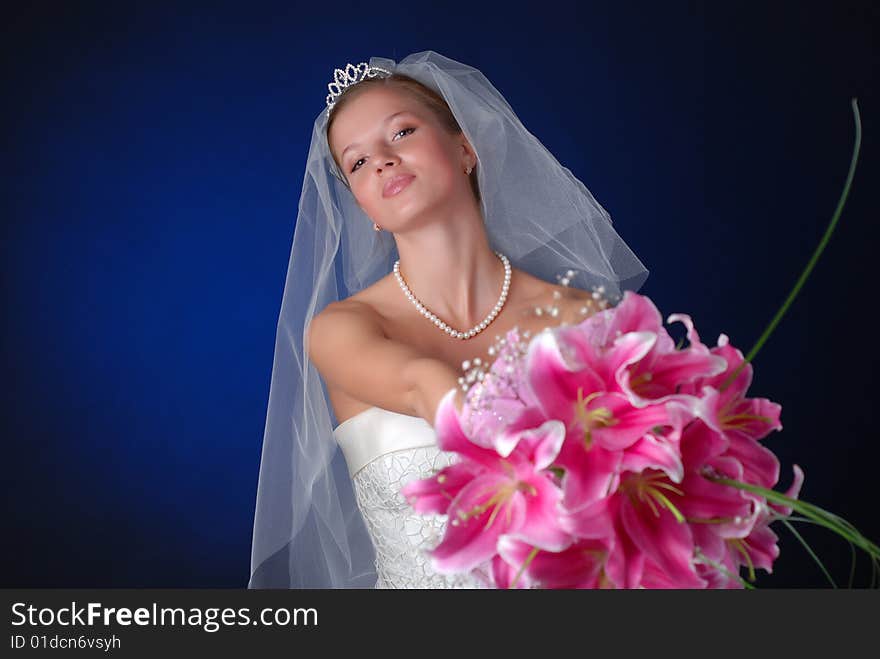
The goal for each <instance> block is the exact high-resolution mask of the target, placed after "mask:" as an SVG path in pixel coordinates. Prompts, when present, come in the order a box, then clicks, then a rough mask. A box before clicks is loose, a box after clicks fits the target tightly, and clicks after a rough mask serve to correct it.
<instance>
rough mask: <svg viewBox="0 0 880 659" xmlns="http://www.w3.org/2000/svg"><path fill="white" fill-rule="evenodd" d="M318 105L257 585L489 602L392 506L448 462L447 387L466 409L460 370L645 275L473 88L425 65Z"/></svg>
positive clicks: (281, 365)
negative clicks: (437, 562) (446, 592)
mask: <svg viewBox="0 0 880 659" xmlns="http://www.w3.org/2000/svg"><path fill="white" fill-rule="evenodd" d="M328 88H329V90H330V94H329V95H328V97H327V100H326V102H327V108H326V110H325V111H322V113H321V114H320V115H319V116H318V118H317V119H316V120H315V126H314V131H313V135H312V144H311V148H310V150H309V156H308V161H307V172H306V177H305V182H304V185H303V193H302V197H301V200H300V206H299V215H298V218H297V224H296V228H295V232H294V241H293V243H294V244H293V251H292V254H291V261H290V266H289V270H288V277H287V283H286V286H285V291H284V299H283V302H282V309H281V316H280V319H279V327H278V334H277V337H276V349H275V363H274V366H273V373H272V384H271V390H270V399H269V409H268V414H267V422H266V429H265V435H264V440H263V456H262V464H261V468H260V482H259V488H258V496H257V509H256V515H255V521H254V538H253V548H252V562H251V578H250V581H249V584H248V585H249V587H251V588H267V587H281V588H290V587H307V588H310V587H344V588H350V587H385V588H435V587H439V588H447V587H465V588H469V587H480V586H485V585H488V584H489V583H490V575H489V571H488V569H487V567H486V566H484V567H483V568H482V569H478V570H476V571H475V572H474V573H473V574H470V575H442V574H438V573H436V572H435V571H434V570H433V569H432V567H431V561H430V554H429V550H430V549H431V548H432V547H433V546H435V545H436V544H437V543H438V542H439V541H440V539H441V537H442V534H443V530H444V527H445V523H446V520H445V519H444V518H443V516H435V517H430V516H425V515H416V514H415V513H414V512H413V511H412V510H411V508H410V507H409V506H408V504H407V503H406V501H405V500H404V499H403V497H402V495H401V494H400V492H399V491H400V488H402V487H403V485H405V484H406V483H407V482H408V481H410V480H412V479H417V478H426V477H428V476H430V475H431V474H432V473H434V472H435V471H437V470H439V469H442V468H443V467H445V466H446V465H448V464H449V463H450V460H452V459H454V458H453V457H452V456H451V455H450V454H446V453H444V452H442V451H440V450H439V449H438V448H437V446H436V437H435V435H434V431H433V424H434V418H435V414H436V410H437V406H438V405H439V402H440V400H441V399H442V398H443V396H444V395H445V394H446V393H447V392H449V390H450V389H453V388H456V389H458V393H457V396H456V405H457V407H458V408H459V409H461V406H462V405H463V404H464V391H463V389H464V386H466V385H464V384H463V382H464V380H463V372H464V371H465V370H466V368H467V366H468V363H467V362H473V361H474V360H475V359H478V360H482V361H483V362H484V363H489V362H491V361H492V354H493V352H494V349H495V348H496V347H497V345H498V339H499V337H501V336H503V335H505V334H506V333H507V332H508V331H509V330H511V329H513V328H517V329H519V330H520V331H521V332H527V333H529V334H534V333H536V332H538V331H540V330H541V329H542V328H544V327H546V326H548V325H556V324H559V323H562V322H578V321H579V320H580V319H583V317H584V316H585V315H587V314H589V313H592V312H593V311H595V310H596V309H598V308H600V306H601V305H602V304H604V300H601V299H600V300H599V301H598V302H597V300H596V297H597V296H596V295H595V294H594V293H592V292H590V291H589V290H588V289H587V287H593V288H595V287H597V286H602V287H603V288H602V290H604V291H606V295H607V296H608V297H609V298H610V299H612V300H615V299H616V298H617V297H619V294H620V293H621V291H622V289H623V288H631V289H637V288H638V287H639V286H640V285H641V283H642V282H643V281H644V279H645V277H646V274H647V273H646V271H645V269H644V267H643V266H642V264H641V263H640V262H639V261H638V259H637V258H636V257H635V256H634V255H633V254H632V252H631V251H630V250H629V249H628V248H627V246H626V244H625V243H624V242H623V241H622V240H621V238H620V237H619V236H618V235H617V234H616V232H615V231H614V229H613V228H612V226H611V222H610V217H609V216H608V214H607V213H606V212H605V211H604V209H602V207H601V206H600V205H599V204H598V202H596V201H595V199H594V198H593V197H592V195H591V194H590V193H589V191H588V190H587V189H586V188H585V186H584V185H583V184H582V183H581V182H580V181H578V180H577V179H576V178H575V177H574V176H572V174H571V172H570V171H569V170H567V169H565V168H564V167H562V166H561V165H560V164H559V163H558V162H557V161H556V160H555V158H553V156H552V155H551V154H550V153H549V152H548V151H547V150H546V149H545V148H544V147H543V146H542V145H541V144H540V142H538V141H537V140H536V139H535V138H534V136H533V135H531V133H529V132H528V131H527V130H526V129H525V128H524V127H523V126H522V124H521V123H520V122H519V120H518V119H517V118H516V115H515V114H514V113H513V111H512V110H511V108H510V107H509V105H508V104H507V103H506V102H505V101H504V99H503V97H502V96H501V95H500V94H499V93H498V91H497V90H496V89H495V88H494V87H493V86H492V85H491V83H489V82H488V80H486V79H485V77H484V76H483V75H482V74H481V73H480V72H479V71H477V70H476V69H473V68H470V67H468V66H466V65H463V64H461V63H458V62H455V61H454V60H451V59H448V58H445V57H443V56H442V55H439V54H438V53H436V52H433V51H425V52H422V53H416V54H413V55H410V56H408V57H407V58H405V59H404V60H402V61H401V62H400V63H398V64H395V63H394V62H393V61H391V60H386V59H383V58H372V60H371V61H370V64H369V65H367V64H366V63H362V64H361V65H359V66H357V67H355V66H354V65H351V64H349V65H348V66H347V67H346V69H337V70H336V72H335V78H334V82H333V83H331V84H330V85H329V86H328ZM340 247H341V249H340ZM340 252H341V254H340ZM340 257H341V258H340ZM567 268H568V270H566V269H567ZM559 273H566V274H565V275H562V276H560V274H559ZM340 275H341V281H340ZM554 275H555V276H556V278H557V279H558V280H559V281H558V282H557V283H553V282H552V281H550V280H551V279H553V278H554ZM575 276H580V277H582V278H583V284H584V287H583V288H580V287H577V286H572V285H569V283H570V281H571V280H572V279H573V278H575ZM340 289H341V291H340ZM527 335H528V334H527ZM312 367H314V369H313V368H312ZM331 413H332V416H333V417H334V418H335V422H334V421H332V420H331V418H330V415H331Z"/></svg>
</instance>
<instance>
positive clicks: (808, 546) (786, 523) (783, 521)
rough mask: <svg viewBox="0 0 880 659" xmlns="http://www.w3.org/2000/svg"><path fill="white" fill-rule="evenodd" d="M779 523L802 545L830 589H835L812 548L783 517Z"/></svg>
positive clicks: (823, 565)
mask: <svg viewBox="0 0 880 659" xmlns="http://www.w3.org/2000/svg"><path fill="white" fill-rule="evenodd" d="M779 521H780V522H782V523H783V524H785V526H786V528H787V529H788V530H789V531H791V533H792V535H794V537H795V538H797V539H798V542H800V543H801V545H803V547H804V549H806V550H807V553H808V554H809V555H810V556H811V557H812V559H813V560H814V561H816V563H817V564H818V566H819V567H820V568H821V570H822V572H824V573H825V576H826V577H827V579H828V581H830V582H831V587H832V588H837V584H836V583H834V579H832V578H831V574H830V573H829V572H828V570H827V569H826V568H825V564H824V563H823V562H822V561H821V560H819V557H818V556H816V552H814V551H813V548H812V547H810V545H809V544H808V543H807V541H806V540H804V538H803V536H802V535H801V534H800V533H798V532H797V530H796V529H795V528H794V526H792V525H791V523H790V522H789V521H788V520H787V519H785V518H784V517H780V518H779Z"/></svg>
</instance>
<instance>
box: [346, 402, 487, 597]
mask: <svg viewBox="0 0 880 659" xmlns="http://www.w3.org/2000/svg"><path fill="white" fill-rule="evenodd" d="M333 436H334V438H335V439H336V441H337V443H338V444H339V447H340V449H341V450H342V453H343V455H344V456H345V461H346V463H347V464H348V471H349V474H350V475H351V479H352V484H353V486H354V493H355V497H356V499H357V504H358V507H359V508H360V511H361V513H362V514H363V516H364V521H365V522H366V526H367V529H368V531H369V533H370V537H371V538H372V540H373V546H374V547H375V549H376V572H377V573H378V581H377V583H376V588H482V587H485V584H486V583H487V581H486V579H488V577H487V575H488V574H489V566H488V564H487V565H485V566H483V567H482V569H481V570H480V572H481V574H482V575H483V577H482V580H481V579H480V578H478V577H477V576H473V575H454V576H446V575H441V574H437V573H436V572H434V571H433V570H432V568H431V563H430V557H429V556H428V555H427V550H429V549H433V548H434V547H436V546H437V544H438V543H439V542H440V540H441V539H442V537H443V533H444V531H445V529H446V515H426V514H417V513H416V512H415V511H414V510H413V509H412V506H410V504H409V502H407V500H406V499H405V498H404V496H403V495H402V494H401V493H400V490H401V488H403V486H404V485H406V484H407V483H408V482H410V481H411V480H418V479H423V478H428V477H430V476H432V475H434V474H435V473H437V472H438V471H440V470H441V469H443V468H444V467H446V466H448V465H450V464H453V463H454V462H455V461H456V460H457V459H458V456H457V455H456V454H454V453H449V452H446V451H441V450H440V448H439V447H438V446H437V435H436V433H435V432H434V429H433V428H432V427H431V425H430V424H429V423H428V422H427V421H425V420H424V419H423V418H421V417H416V416H409V415H407V414H399V413H397V412H392V411H390V410H386V409H382V408H381V407H370V408H368V409H366V410H364V411H363V412H361V413H359V414H356V415H355V416H353V417H351V418H350V419H347V420H345V421H343V422H342V423H341V424H339V425H338V426H337V427H336V428H335V429H334V430H333Z"/></svg>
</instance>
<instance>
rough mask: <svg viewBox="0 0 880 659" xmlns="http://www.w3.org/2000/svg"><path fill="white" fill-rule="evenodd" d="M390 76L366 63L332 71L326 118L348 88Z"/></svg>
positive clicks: (387, 72)
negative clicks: (367, 80)
mask: <svg viewBox="0 0 880 659" xmlns="http://www.w3.org/2000/svg"><path fill="white" fill-rule="evenodd" d="M390 75H391V71H388V70H387V69H383V68H381V67H378V66H370V65H369V64H367V63H366V62H361V63H360V64H358V65H354V64H346V66H345V69H344V70H343V69H334V70H333V82H331V83H330V84H328V85H327V89H329V90H330V93H329V94H327V116H330V111H331V110H332V109H333V106H334V105H336V99H337V98H338V97H339V96H340V94H342V92H344V91H345V90H346V89H347V88H348V87H351V86H352V85H356V84H357V83H359V82H361V81H362V80H366V79H367V78H376V77H385V76H390Z"/></svg>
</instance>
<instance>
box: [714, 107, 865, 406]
mask: <svg viewBox="0 0 880 659" xmlns="http://www.w3.org/2000/svg"><path fill="white" fill-rule="evenodd" d="M850 102H851V104H852V109H853V113H854V114H855V120H856V142H855V146H854V148H853V155H852V160H851V161H850V164H849V173H848V174H847V176H846V183H845V184H844V186H843V193H842V194H841V195H840V201H838V202H837V209H836V210H835V211H834V215H833V216H832V217H831V222H830V223H829V224H828V228H827V229H826V230H825V235H824V236H822V240H821V241H819V246H818V247H816V250H815V251H814V252H813V256H812V258H810V261H809V263H807V267H806V268H804V271H803V272H802V273H801V276H800V278H799V279H798V280H797V283H796V284H795V286H794V288H793V289H792V291H791V293H789V294H788V298H787V299H786V300H785V302H784V303H783V305H782V306H781V307H780V308H779V311H777V312H776V315H775V316H774V317H773V320H771V321H770V324H769V325H768V326H767V329H765V330H764V333H763V334H762V335H761V337H760V338H759V339H758V341H757V342H756V343H755V345H754V346H753V347H752V349H751V350H749V354H748V355H747V356H746V358H745V360H744V361H743V362H742V363H741V364H740V365H739V366H738V367H737V368H736V369H735V370H734V371H733V373H731V374H730V376H729V377H728V378H727V379H726V380H725V381H724V384H722V385H721V387H720V389H719V391H724V390H725V389H727V387H729V386H730V385H731V384H732V383H733V381H734V380H736V378H737V376H738V375H739V373H740V371H742V369H744V368H745V366H746V364H748V363H749V362H751V361H752V359H754V358H755V355H757V354H758V351H759V350H760V349H761V347H762V346H763V345H764V343H765V342H766V341H767V339H769V338H770V335H771V334H772V333H773V330H774V329H776V326H777V325H778V324H779V321H780V320H782V317H783V316H784V315H785V312H786V311H788V307H790V306H791V303H792V302H794V299H795V298H796V297H797V295H798V293H799V292H800V290H801V287H802V286H803V285H804V282H805V281H806V280H807V277H809V276H810V273H811V272H812V271H813V267H814V266H815V265H816V262H817V261H818V260H819V256H820V255H821V254H822V252H823V251H824V250H825V245H826V244H828V241H829V240H830V239H831V234H832V233H834V228H835V227H836V226H837V220H838V219H839V218H840V214H841V212H842V211H843V205H844V203H845V202H846V198H847V196H849V188H850V185H851V184H852V180H853V177H854V176H855V173H856V162H857V161H858V159H859V149H860V147H861V144H862V123H861V120H860V119H859V105H858V101H857V99H855V98H853V99H851V101H850Z"/></svg>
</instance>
